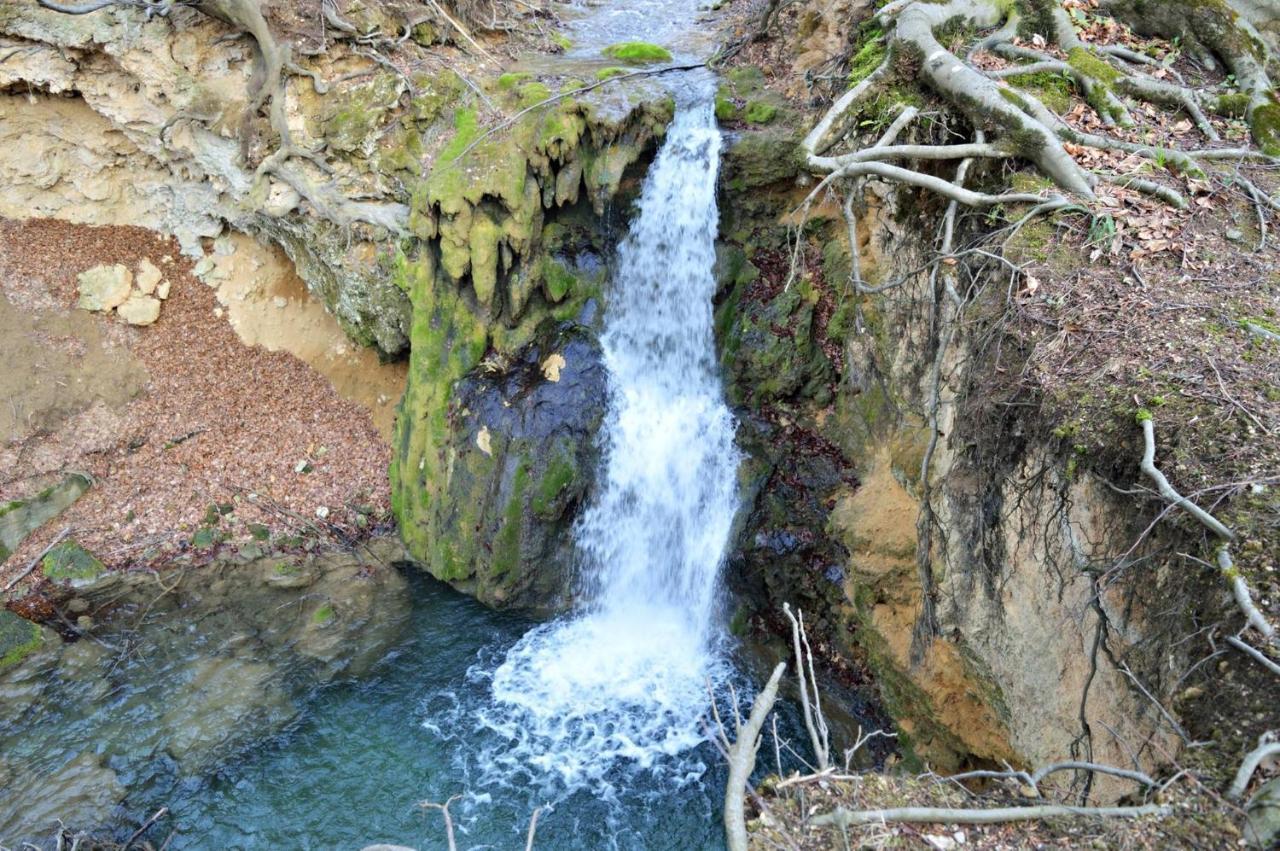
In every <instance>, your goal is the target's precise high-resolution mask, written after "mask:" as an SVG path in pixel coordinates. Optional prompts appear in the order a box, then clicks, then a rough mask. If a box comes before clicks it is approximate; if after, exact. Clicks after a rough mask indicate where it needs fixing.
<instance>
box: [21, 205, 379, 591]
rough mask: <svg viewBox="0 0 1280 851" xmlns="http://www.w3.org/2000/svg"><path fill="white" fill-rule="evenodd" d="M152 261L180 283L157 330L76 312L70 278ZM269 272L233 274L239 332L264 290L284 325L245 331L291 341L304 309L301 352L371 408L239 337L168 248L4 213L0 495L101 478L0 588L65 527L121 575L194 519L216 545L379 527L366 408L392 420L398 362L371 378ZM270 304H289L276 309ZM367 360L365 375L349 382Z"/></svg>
mask: <svg viewBox="0 0 1280 851" xmlns="http://www.w3.org/2000/svg"><path fill="white" fill-rule="evenodd" d="M264 250H265V249H264ZM248 253H249V252H248V250H247V249H246V254H245V255H244V256H248ZM237 254H240V252H239V251H237ZM232 256H235V255H232ZM144 257H145V258H148V259H149V260H150V261H151V262H152V263H154V264H155V265H156V266H157V267H158V268H160V269H161V270H162V271H163V272H164V274H165V276H166V278H167V279H168V280H169V281H170V282H171V284H172V293H171V295H170V297H169V299H168V301H167V302H165V304H164V308H163V311H162V313H161V316H160V319H159V321H157V322H156V323H155V324H154V325H151V326H148V327H145V328H135V327H131V326H128V325H126V324H125V323H124V322H123V321H122V320H121V319H119V318H117V317H114V316H104V315H99V314H86V313H84V312H83V311H78V310H76V309H75V302H76V292H75V287H76V281H75V276H76V274H77V273H78V272H81V271H83V270H85V269H88V268H90V267H92V266H95V265H98V264H101V263H122V264H125V265H126V266H129V267H130V268H135V267H136V265H137V263H138V262H139V261H140V260H141V259H142V258H144ZM263 265H264V264H262V263H259V266H258V268H261V267H262V266H263ZM242 271H243V270H242ZM248 271H249V272H253V271H257V269H255V268H254V267H253V265H252V264H250V267H249V270H248ZM269 271H270V272H271V274H270V275H263V276H262V277H263V281H264V283H263V284H262V286H261V287H260V288H259V287H255V286H254V285H252V284H250V283H244V282H243V281H242V280H241V279H240V278H236V279H235V280H237V281H241V282H240V283H237V284H236V285H235V288H236V290H237V293H239V294H245V298H235V296H234V295H233V296H232V298H234V299H235V301H236V313H237V314H238V315H239V316H240V317H241V320H242V321H241V323H240V324H242V325H243V324H250V325H252V323H251V322H249V320H248V319H247V318H246V317H247V316H249V315H250V311H249V310H248V309H247V306H246V303H245V302H246V299H248V298H249V294H255V293H258V290H259V289H261V293H260V295H261V299H259V301H260V303H261V305H262V309H263V310H272V311H276V313H277V314H278V318H277V317H273V318H272V320H271V323H270V324H273V325H274V326H275V327H276V332H275V333H274V335H273V334H270V333H258V334H257V335H256V337H255V339H256V340H260V341H262V342H266V343H269V344H271V345H274V346H279V347H281V348H289V340H288V339H282V337H288V336H289V335H288V334H285V333H284V332H282V331H280V330H279V329H280V328H281V327H287V326H288V324H289V323H287V322H282V321H281V320H283V319H284V317H285V316H286V315H288V314H290V312H291V311H292V310H294V309H297V310H301V313H300V314H298V315H300V316H302V317H305V322H302V323H301V324H300V326H299V327H300V328H301V329H303V331H305V333H301V332H300V333H297V334H294V335H293V336H294V337H295V338H298V339H306V340H310V346H311V348H310V349H309V354H310V357H308V360H312V361H314V362H316V363H318V364H320V365H321V366H323V365H324V363H325V362H326V361H328V362H332V363H337V364H338V365H339V366H340V367H341V369H339V370H337V371H339V372H343V371H344V370H345V373H344V375H343V378H342V382H343V383H345V384H346V385H347V389H349V390H351V391H352V392H353V393H354V392H355V391H356V390H359V392H360V393H362V394H363V396H362V398H363V399H364V401H366V402H368V403H369V406H363V405H361V404H358V403H357V402H353V401H350V400H348V399H344V398H343V397H342V396H341V395H340V393H339V392H338V390H337V389H335V387H334V384H333V383H331V382H330V381H329V380H328V379H327V378H326V377H325V376H324V375H323V374H321V372H319V371H317V369H315V368H312V367H311V366H308V365H307V363H304V362H303V361H302V360H300V359H299V358H298V357H295V356H294V355H292V354H289V353H288V352H286V351H268V350H266V349H265V348H261V347H257V346H249V345H246V344H245V343H244V342H242V341H241V340H240V339H239V338H238V337H237V334H236V331H235V330H234V329H233V327H232V324H231V323H230V322H229V321H228V320H229V316H228V315H227V314H228V311H227V310H226V308H224V307H223V306H222V305H220V304H219V299H218V293H217V292H215V290H214V289H212V288H211V287H210V286H207V285H206V284H204V283H202V282H201V281H200V280H199V279H198V278H196V277H195V276H194V275H193V274H192V262H191V260H190V259H189V258H186V257H183V256H181V255H180V254H179V253H178V247H177V244H176V242H175V241H173V240H170V239H167V238H164V237H161V236H159V235H157V234H155V233H153V232H151V231H147V230H143V229H140V228H132V227H89V226H83V225H72V224H68V223H65V222H60V221H55V220H31V221H27V222H14V221H9V220H0V296H3V300H0V329H2V330H3V331H4V333H3V334H2V335H0V375H3V378H2V379H0V407H4V408H5V409H6V410H5V417H4V419H0V429H2V430H0V501H3V500H8V499H17V498H21V497H24V496H29V495H31V494H33V493H36V492H38V491H39V490H41V489H42V488H44V487H46V486H48V485H50V484H53V483H55V482H57V481H59V480H60V479H61V477H62V475H63V474H64V473H65V472H67V471H71V470H78V471H84V472H87V473H89V474H91V475H92V476H93V477H94V478H95V480H96V483H95V485H94V486H93V487H92V488H91V489H90V490H89V492H88V493H87V494H86V495H85V496H84V497H82V498H81V499H80V501H79V502H77V503H76V504H75V505H73V506H72V507H71V508H70V509H68V510H67V511H66V513H64V514H63V515H62V516H60V517H59V518H58V519H56V520H54V521H52V522H51V523H49V524H46V526H45V527H44V528H42V529H40V530H39V531H37V532H36V533H34V534H33V535H32V536H31V537H29V538H28V539H27V540H26V542H24V543H23V545H22V546H21V547H20V548H19V550H18V551H17V552H15V553H14V554H13V555H12V556H11V557H10V558H9V560H8V561H7V562H5V563H4V564H3V565H0V587H3V585H7V584H8V577H10V576H12V575H15V574H16V573H17V572H19V571H20V570H21V568H23V567H25V566H26V565H27V564H28V563H29V562H30V561H31V559H32V558H33V557H34V556H35V555H36V554H38V553H39V552H40V551H41V550H42V549H43V548H44V546H45V545H46V544H47V543H48V542H49V541H50V540H51V539H53V538H54V537H55V536H56V535H57V534H58V532H60V531H61V530H62V529H63V528H66V527H70V528H71V534H72V535H73V536H74V537H75V538H76V539H77V540H78V541H79V542H80V543H82V544H83V545H84V546H86V547H88V548H89V549H90V550H92V551H93V552H95V553H96V554H97V555H98V556H99V557H100V558H102V559H103V560H104V561H105V562H107V563H108V565H110V566H112V567H116V568H127V567H131V566H138V565H144V564H152V563H159V562H163V561H164V560H166V559H168V558H171V557H172V556H174V555H175V554H177V553H179V552H182V551H184V550H188V549H190V548H191V546H192V543H191V539H192V537H193V536H194V535H195V533H196V532H197V531H198V530H200V529H201V528H208V529H211V530H212V531H213V532H214V538H215V539H218V540H219V541H220V542H219V543H216V544H214V545H213V546H206V547H205V550H206V551H207V552H210V553H211V552H212V551H214V550H215V549H217V548H219V547H221V548H226V547H230V546H235V545H238V544H241V543H243V542H246V541H248V540H250V538H251V534H250V525H251V524H255V525H254V530H253V531H256V532H257V533H258V535H259V536H261V535H263V534H264V530H263V529H262V528H260V527H259V526H257V525H256V524H261V525H262V526H266V527H268V528H269V530H270V532H271V534H273V535H277V536H278V535H283V534H292V533H294V532H296V531H298V530H299V529H302V528H312V527H319V528H320V529H322V530H324V531H330V532H339V533H347V534H357V533H359V532H360V531H362V530H364V529H367V528H372V527H374V526H377V525H378V524H379V523H381V522H383V521H384V520H385V518H386V515H387V513H388V510H389V491H388V486H387V476H386V472H387V464H388V461H389V459H390V455H389V449H388V446H387V443H386V440H385V438H384V436H383V435H382V434H380V433H379V429H378V426H377V424H376V423H375V418H374V415H373V411H377V413H378V420H379V421H380V422H381V424H382V426H383V428H384V429H385V428H387V427H388V424H389V422H390V411H391V410H392V409H393V408H394V405H395V402H396V401H397V398H395V396H396V394H397V388H398V387H399V386H402V384H398V383H397V382H402V381H403V368H402V367H395V366H393V367H391V368H389V371H382V372H380V371H379V368H378V366H377V364H376V358H374V359H373V360H372V361H370V362H369V363H365V362H364V361H363V360H362V357H363V356H364V354H365V353H362V352H356V351H353V350H351V349H349V348H347V349H343V350H342V351H341V352H340V353H339V354H335V350H336V348H342V345H341V343H339V342H338V341H337V340H336V339H335V338H334V337H333V333H332V332H333V331H335V330H336V324H335V323H333V322H332V320H329V325H328V326H327V327H326V326H325V323H324V322H323V320H322V319H321V318H320V317H319V316H317V315H316V310H317V309H318V306H317V305H314V304H308V303H307V300H306V298H305V293H304V291H302V290H301V289H299V288H298V287H299V285H298V284H297V282H296V279H293V280H290V279H288V278H284V279H282V278H281V275H280V274H279V269H270V270H269ZM228 285H229V284H228V283H227V279H224V283H223V289H226V288H227V286H228ZM285 289H287V290H288V292H287V294H282V293H283V291H284V290H285ZM227 295H228V294H227V293H225V292H224V293H223V297H224V299H226V297H227ZM254 297H255V298H256V297H257V296H256V295H255V296H254ZM277 298H280V299H282V300H283V301H286V302H289V304H285V305H282V306H281V307H277V306H276V304H277V302H276V301H275V300H276V299H277ZM250 303H252V302H250ZM290 305H292V308H291V307H290ZM321 312H322V311H321ZM337 333H339V334H340V333H341V332H340V331H339V332H337ZM304 356H307V353H304ZM364 369H367V370H368V371H369V377H368V380H367V381H358V380H355V378H354V376H355V375H357V374H359V373H360V372H361V371H362V370H364ZM299 470H302V471H301V472H300V471H299ZM210 506H221V507H222V511H223V513H221V514H219V512H218V511H217V510H216V509H215V510H214V511H212V512H211V511H210ZM214 515H218V519H217V521H216V522H211V520H212V518H213V516H214ZM203 537H204V539H205V543H207V539H208V537H209V535H208V533H206V534H205V535H204V536H203ZM31 581H32V580H31V579H28V580H26V581H25V582H26V583H30V582H31ZM24 584H25V583H24ZM21 587H22V586H19V590H20V588H21Z"/></svg>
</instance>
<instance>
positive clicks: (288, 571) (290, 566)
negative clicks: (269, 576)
mask: <svg viewBox="0 0 1280 851" xmlns="http://www.w3.org/2000/svg"><path fill="white" fill-rule="evenodd" d="M274 570H275V573H276V575H277V576H297V575H298V574H300V573H302V568H301V567H299V566H298V565H296V564H294V563H293V562H291V561H281V562H277V563H276V566H275V568H274Z"/></svg>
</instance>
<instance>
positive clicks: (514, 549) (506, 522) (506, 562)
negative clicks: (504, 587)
mask: <svg viewBox="0 0 1280 851" xmlns="http://www.w3.org/2000/svg"><path fill="white" fill-rule="evenodd" d="M528 486H529V468H528V465H527V464H526V462H525V461H524V459H521V461H520V464H519V465H518V466H517V467H516V472H515V476H514V477H513V479H512V483H511V497H510V499H508V500H507V506H506V509H505V510H504V511H503V517H502V528H500V529H499V530H498V535H497V537H496V539H495V540H494V547H493V562H492V565H491V568H490V571H489V575H490V577H491V578H495V579H496V578H500V577H503V576H507V575H509V574H510V573H512V572H513V571H514V570H515V569H516V567H517V566H518V565H519V564H520V536H521V532H522V531H523V523H524V494H525V489H526V488H527V487H528Z"/></svg>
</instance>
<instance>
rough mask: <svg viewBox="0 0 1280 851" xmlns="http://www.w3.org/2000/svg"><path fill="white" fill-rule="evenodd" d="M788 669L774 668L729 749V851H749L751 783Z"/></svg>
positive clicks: (726, 805)
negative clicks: (762, 733) (766, 721)
mask: <svg viewBox="0 0 1280 851" xmlns="http://www.w3.org/2000/svg"><path fill="white" fill-rule="evenodd" d="M786 670H787V663H786V662H779V663H778V665H777V667H775V668H774V669H773V674H771V675H770V677H769V682H767V683H765V687H764V688H763V689H762V690H761V691H760V693H759V694H758V695H756V699H755V701H754V702H753V703H752V704H751V714H750V716H748V717H747V723H746V724H744V725H742V726H741V727H739V728H738V735H737V741H735V742H734V743H733V746H732V747H730V748H729V754H728V759H729V780H728V783H727V785H726V787H725V791H724V832H725V839H726V840H727V842H728V845H729V851H747V844H748V843H747V818H746V813H745V799H746V790H747V780H748V779H749V778H750V777H751V771H752V769H754V768H755V764H756V752H757V751H758V750H759V749H760V731H761V729H762V728H763V727H764V719H765V717H766V716H768V714H769V711H770V710H772V709H773V704H774V701H776V700H777V699H778V683H779V681H781V679H782V674H783V673H784V672H785V671H786Z"/></svg>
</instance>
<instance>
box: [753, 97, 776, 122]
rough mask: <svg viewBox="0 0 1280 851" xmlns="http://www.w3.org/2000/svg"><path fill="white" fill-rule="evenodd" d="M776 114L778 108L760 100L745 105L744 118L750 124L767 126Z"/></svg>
mask: <svg viewBox="0 0 1280 851" xmlns="http://www.w3.org/2000/svg"><path fill="white" fill-rule="evenodd" d="M777 114H778V108H777V107H776V106H774V105H773V104H771V103H766V102H765V101H762V100H757V101H752V102H751V103H749V104H747V111H746V113H745V117H746V119H747V121H750V122H751V123H752V124H768V123H769V122H770V121H772V120H773V119H774V116H776V115H777Z"/></svg>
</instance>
